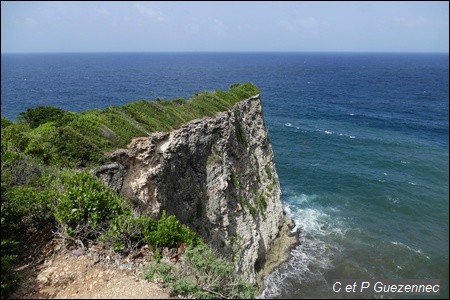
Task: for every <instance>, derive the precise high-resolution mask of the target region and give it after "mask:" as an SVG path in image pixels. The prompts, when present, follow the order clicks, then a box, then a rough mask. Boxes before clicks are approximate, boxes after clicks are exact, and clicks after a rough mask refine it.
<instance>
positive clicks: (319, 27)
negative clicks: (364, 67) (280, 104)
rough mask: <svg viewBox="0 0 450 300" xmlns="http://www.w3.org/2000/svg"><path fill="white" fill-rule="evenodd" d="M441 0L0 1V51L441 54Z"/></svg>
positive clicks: (444, 11) (444, 17) (445, 36)
mask: <svg viewBox="0 0 450 300" xmlns="http://www.w3.org/2000/svg"><path fill="white" fill-rule="evenodd" d="M448 51H449V7H448V2H442V1H441V2H439V1H437V2H433V1H421V2H395V1H393V2H320V1H318V2H283V1H279V2H278V1H277V2H275V1H271V2H248V1H247V2H192V1H191V2H170V1H169V2H161V1H152V2H139V1H130V2H123V1H118V2H95V1H89V2H76V1H75V2H70V1H67V2H64V1H59V2H46V1H37V2H16V1H14V2H13V1H2V2H1V53H2V54H3V53H4V54H8V53H148V52H152V53H154V52H155V53H162V52H170V53H172V52H173V53H180V52H189V53H191V52H202V53H205V52H224V53H229V52H252V53H254V52H271V53H273V52H283V53H286V52H302V53H303V52H306V53H316V52H323V53H330V52H333V53H448Z"/></svg>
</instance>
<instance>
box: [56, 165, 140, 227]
mask: <svg viewBox="0 0 450 300" xmlns="http://www.w3.org/2000/svg"><path fill="white" fill-rule="evenodd" d="M59 185H60V188H61V189H62V191H63V192H62V193H61V194H60V195H59V197H58V201H57V203H56V206H55V212H54V214H55V217H56V220H57V221H58V222H60V223H61V224H62V225H63V227H64V228H65V229H66V230H68V232H69V233H71V234H75V235H80V234H81V233H84V234H89V233H90V232H91V231H93V232H95V231H96V230H99V229H100V228H98V226H99V225H101V224H102V223H104V222H108V221H110V220H112V219H113V218H114V217H116V216H119V215H121V214H131V205H130V204H129V202H128V201H127V200H126V199H124V198H122V197H120V196H119V195H118V194H117V193H116V192H115V191H114V190H112V189H109V188H106V187H105V186H104V185H103V183H102V182H101V181H100V180H99V179H98V178H96V177H95V176H93V175H92V174H90V173H89V172H87V171H82V172H67V171H66V172H62V173H61V175H60V177H59ZM83 231H87V232H83Z"/></svg>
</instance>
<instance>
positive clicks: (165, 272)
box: [144, 261, 175, 283]
mask: <svg viewBox="0 0 450 300" xmlns="http://www.w3.org/2000/svg"><path fill="white" fill-rule="evenodd" d="M144 278H145V279H146V280H150V281H155V280H156V281H163V282H165V283H169V282H171V281H172V280H173V279H174V278H175V277H174V273H173V267H172V266H171V265H169V264H168V263H165V262H161V261H159V262H157V261H151V262H150V263H149V264H148V265H147V266H146V267H145V268H144Z"/></svg>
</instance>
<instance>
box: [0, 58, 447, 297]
mask: <svg viewBox="0 0 450 300" xmlns="http://www.w3.org/2000/svg"><path fill="white" fill-rule="evenodd" d="M246 81H251V82H253V83H254V84H256V85H257V86H258V87H259V88H260V89H261V97H262V103H263V112H264V118H265V122H266V125H267V127H268V130H269V136H270V139H271V142H272V146H273V149H274V154H275V163H276V167H277V172H278V175H279V179H280V184H281V189H282V193H283V196H282V199H283V205H284V207H285V209H286V210H287V211H288V212H289V213H290V215H291V216H292V217H293V218H294V220H295V222H296V224H297V227H298V228H299V229H300V232H301V245H299V246H298V247H297V248H295V249H293V250H292V252H291V255H290V259H289V260H288V261H287V262H286V263H284V264H282V265H281V266H280V267H279V268H278V269H277V270H276V271H274V272H273V273H272V274H270V275H269V276H268V277H267V278H266V289H265V290H264V292H263V293H262V294H261V295H259V297H260V298H329V297H331V298H339V297H342V295H337V294H335V293H334V292H333V291H332V288H331V285H332V281H333V279H439V280H440V282H441V295H440V296H439V298H448V297H449V292H448V285H449V284H448V282H449V143H448V141H449V111H448V108H449V56H448V54H375V53H121V54H113V53H101V54H100V53H98V54H2V56H1V115H2V116H6V117H8V118H10V119H12V120H15V119H16V117H17V116H18V114H19V113H20V112H21V111H24V110H26V109H27V108H30V107H34V106H38V105H53V106H57V107H60V108H63V109H66V110H70V111H76V112H81V111H84V110H87V109H95V108H106V107H108V106H111V105H122V104H124V103H127V102H130V101H134V100H138V99H155V98H156V97H160V98H165V99H170V98H175V97H189V96H190V95H192V94H193V93H196V92H199V91H203V90H214V89H228V87H229V86H230V85H231V84H233V83H239V82H246ZM430 298H431V297H430Z"/></svg>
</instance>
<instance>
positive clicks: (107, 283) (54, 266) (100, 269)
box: [11, 254, 171, 299]
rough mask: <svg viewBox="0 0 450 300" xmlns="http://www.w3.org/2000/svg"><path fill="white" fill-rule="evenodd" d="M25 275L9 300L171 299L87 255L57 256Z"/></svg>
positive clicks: (128, 273)
mask: <svg viewBox="0 0 450 300" xmlns="http://www.w3.org/2000/svg"><path fill="white" fill-rule="evenodd" d="M30 271H31V272H28V276H27V278H26V279H25V280H24V282H23V283H22V285H21V286H20V287H19V289H18V290H17V291H16V292H15V294H13V295H12V297H11V298H27V299H30V298H31V299H43V298H65V299H67V298H69V299H82V298H85V299H86V298H90V299H170V298H171V297H170V295H169V293H168V292H167V291H166V290H164V289H163V288H162V287H160V286H159V285H158V284H155V283H152V282H148V281H146V280H144V279H142V277H141V276H139V274H136V273H135V272H133V271H128V270H120V269H119V268H116V267H113V266H105V265H103V264H94V262H93V261H92V258H91V257H89V256H87V255H82V256H78V257H76V256H74V255H71V254H66V255H63V254H58V255H56V256H55V257H53V258H52V259H51V260H50V261H48V262H47V263H42V265H40V266H38V267H36V268H35V269H34V270H30Z"/></svg>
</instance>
